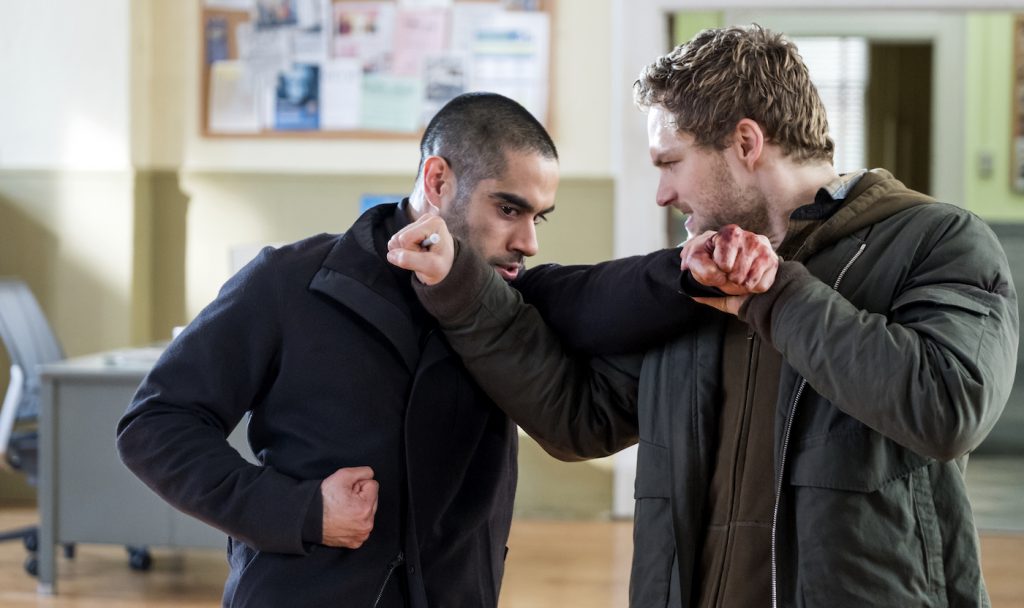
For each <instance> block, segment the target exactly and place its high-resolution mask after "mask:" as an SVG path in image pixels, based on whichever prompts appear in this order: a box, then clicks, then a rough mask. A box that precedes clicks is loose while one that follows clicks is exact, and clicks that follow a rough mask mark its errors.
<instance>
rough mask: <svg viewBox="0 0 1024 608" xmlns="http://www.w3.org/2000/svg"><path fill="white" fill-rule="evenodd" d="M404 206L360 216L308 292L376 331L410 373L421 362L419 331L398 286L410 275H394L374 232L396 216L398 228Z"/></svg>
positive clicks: (377, 209) (389, 206)
mask: <svg viewBox="0 0 1024 608" xmlns="http://www.w3.org/2000/svg"><path fill="white" fill-rule="evenodd" d="M405 203H406V201H402V203H391V204H386V205H378V206H376V207H373V208H371V209H370V210H368V211H366V212H365V213H363V215H361V216H360V217H359V219H357V220H356V222H355V223H354V224H352V227H351V228H350V229H349V230H348V232H346V233H345V234H343V235H341V236H340V237H339V238H338V239H337V241H336V242H335V244H334V247H332V248H331V251H330V252H329V253H328V254H327V257H325V258H324V261H323V264H322V265H321V267H320V270H319V271H318V272H317V273H316V274H315V275H314V276H313V280H312V281H311V282H310V284H309V288H310V289H311V290H313V291H316V292H319V293H322V294H324V295H325V296H327V297H329V298H331V299H333V300H335V301H336V302H338V303H339V304H341V305H342V306H345V307H346V308H348V309H350V310H351V311H352V312H354V313H356V314H357V315H359V316H360V317H362V318H363V319H364V320H366V321H367V322H368V323H369V324H370V325H372V326H373V327H375V328H376V329H377V330H378V331H380V333H381V334H383V335H384V337H385V338H387V339H388V341H389V342H391V344H392V345H393V346H394V347H395V350H396V351H397V352H398V354H399V355H400V356H401V358H402V361H403V362H404V363H405V365H406V367H407V368H408V369H409V371H410V372H413V371H415V369H416V367H417V364H418V362H419V358H420V348H419V328H418V327H417V326H416V324H415V323H414V322H413V319H412V317H411V315H410V313H409V305H410V302H409V301H408V300H407V296H406V295H405V292H404V291H403V290H402V287H401V286H400V285H399V284H398V277H399V276H403V275H404V276H406V277H408V273H402V274H401V275H396V273H395V272H393V271H392V270H391V268H390V267H389V266H388V262H387V260H386V259H384V258H382V257H381V254H380V253H378V252H377V250H376V247H375V246H374V232H375V231H379V230H381V229H383V228H384V226H385V222H387V221H388V220H389V219H390V218H392V217H393V216H394V220H395V224H396V226H397V227H401V226H404V225H405V224H406V223H407V220H405V213H404V211H405V209H404V205H405ZM407 280H408V279H407Z"/></svg>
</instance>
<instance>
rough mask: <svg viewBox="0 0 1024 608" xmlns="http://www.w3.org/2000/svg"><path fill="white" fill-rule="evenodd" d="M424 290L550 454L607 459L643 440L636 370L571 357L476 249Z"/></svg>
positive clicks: (477, 370) (471, 364)
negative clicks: (638, 437) (638, 419)
mask: <svg viewBox="0 0 1024 608" xmlns="http://www.w3.org/2000/svg"><path fill="white" fill-rule="evenodd" d="M416 290H417V294H418V295H419V297H420V300H421V301H422V302H423V304H424V306H425V307H426V308H427V310H428V311H429V312H430V313H431V314H433V315H434V316H435V317H436V318H437V319H438V322H439V323H440V325H441V327H442V329H443V330H444V331H445V335H446V337H447V338H448V341H449V343H450V344H451V346H452V348H454V349H455V351H456V352H458V353H459V355H460V356H461V357H462V359H463V361H464V363H465V365H466V368H467V369H468V370H469V371H470V373H471V374H472V375H473V377H474V378H475V379H476V380H477V382H478V383H479V384H480V386H481V388H483V389H484V391H485V392H487V393H488V395H490V397H491V398H492V399H493V400H494V402H495V403H496V404H497V405H498V406H499V407H500V408H502V409H503V410H504V411H505V412H506V413H507V414H508V415H509V416H510V417H511V418H512V419H513V420H515V421H516V422H517V423H518V424H519V425H520V426H522V427H523V429H524V430H526V431H527V432H528V433H529V434H530V435H531V436H533V437H534V438H535V439H537V440H538V441H539V442H540V443H541V444H542V445H543V446H544V447H545V448H546V449H547V450H548V451H549V452H550V453H552V454H553V455H555V456H556V457H559V458H562V459H566V460H569V459H578V458H586V457H596V456H604V455H607V454H610V453H613V452H615V451H617V450H619V449H621V448H623V447H625V446H627V445H630V444H632V443H634V442H635V441H636V434H637V422H636V413H635V408H636V397H637V379H636V374H635V371H634V370H631V369H625V368H623V367H621V366H619V365H618V364H617V363H615V362H609V361H592V360H590V359H589V358H586V357H573V356H571V355H570V354H568V353H567V352H566V350H565V349H564V348H563V346H562V344H561V343H560V342H559V340H558V338H557V337H556V336H555V334H554V333H553V332H552V331H551V330H550V329H549V328H548V327H547V326H546V325H545V324H544V322H543V320H542V319H541V318H540V315H539V314H538V313H537V311H536V309H534V308H533V307H532V306H529V305H527V304H525V303H523V301H522V298H521V296H520V295H519V294H518V293H517V292H516V291H515V290H513V289H511V288H510V287H508V285H506V284H505V283H504V282H503V281H502V280H501V279H500V278H499V277H498V276H497V275H496V274H495V273H494V271H493V270H492V269H491V268H490V267H489V266H488V265H487V264H485V263H484V262H483V261H482V260H480V259H479V258H478V257H477V256H475V255H474V254H472V252H470V251H469V250H468V249H465V248H463V249H462V250H461V251H459V254H458V256H457V257H456V261H455V266H454V267H453V268H452V271H451V273H449V275H448V277H447V278H446V279H445V280H444V281H442V282H441V283H439V284H437V285H435V286H432V287H427V286H424V285H421V284H417V286H416Z"/></svg>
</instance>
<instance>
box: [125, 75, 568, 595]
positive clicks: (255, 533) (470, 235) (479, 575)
mask: <svg viewBox="0 0 1024 608" xmlns="http://www.w3.org/2000/svg"><path fill="white" fill-rule="evenodd" d="M421 150H422V159H421V162H420V168H419V174H418V176H417V180H416V185H415V189H414V191H413V193H412V195H411V196H410V197H409V198H408V199H406V200H404V201H402V202H400V203H397V204H390V205H382V206H378V207H374V208H373V209H371V210H369V211H367V212H366V213H364V214H363V215H362V216H361V217H360V218H359V219H358V220H356V222H355V223H354V224H353V225H352V227H351V228H350V229H349V230H348V231H347V232H346V233H344V234H341V235H330V234H321V235H318V236H314V237H311V238H308V239H305V240H302V241H299V242H297V243H294V244H291V245H288V246H285V247H281V248H279V249H276V250H272V249H266V250H264V251H263V252H262V253H261V254H260V255H259V256H258V257H257V258H256V259H255V260H254V261H253V262H251V263H250V264H249V265H248V266H246V267H245V268H244V269H243V270H242V271H241V272H239V273H238V274H237V275H236V276H234V277H232V278H231V279H230V280H229V281H228V282H227V283H226V285H225V286H224V288H223V289H222V290H221V292H220V294H219V295H218V296H217V298H216V299H215V300H214V301H213V302H212V303H211V304H210V305H209V306H207V307H206V308H205V309H204V310H203V311H202V312H201V313H200V314H199V316H198V317H197V318H196V319H195V320H194V321H193V322H192V323H191V324H189V326H188V327H187V328H186V329H185V330H184V332H183V333H182V334H181V335H180V336H179V337H178V338H176V339H175V340H174V341H173V342H172V343H171V344H170V346H169V347H168V348H167V351H166V352H165V353H164V355H163V356H162V357H161V359H160V360H159V362H158V363H157V364H156V366H155V367H154V369H153V370H152V372H151V373H150V374H149V375H148V377H147V378H146V379H145V381H144V382H143V383H142V385H141V386H140V388H139V389H138V392H137V394H136V395H135V398H134V400H133V402H132V404H131V406H130V407H129V409H128V411H127V412H126V414H125V415H124V417H123V418H122V420H121V421H120V423H119V424H118V429H117V432H118V436H117V447H118V449H119V451H120V455H121V458H122V459H123V460H124V462H125V464H126V465H127V466H128V467H129V468H130V469H131V470H132V471H133V472H134V473H135V474H136V475H138V476H139V477H140V478H141V479H142V480H143V481H144V482H146V484H147V485H149V486H150V487H151V488H153V489H154V490H155V491H156V492H157V493H159V494H160V495H161V496H162V497H163V498H164V499H166V500H167V501H168V502H170V503H171V504H172V505H174V506H175V507H177V508H179V509H181V510H182V511H185V512H187V513H189V514H192V515H194V516H195V517H197V518H199V519H201V520H203V521H205V522H207V523H209V524H210V525H212V526H214V527H217V528H219V529H221V530H223V531H225V532H226V533H227V534H228V535H229V536H230V540H229V547H228V560H229V563H230V568H231V572H230V575H229V578H228V581H227V584H226V587H225V590H224V598H223V603H224V605H225V606H249V607H251V606H267V607H275V608H276V607H281V606H311V607H323V606H361V607H365V608H396V607H404V606H412V607H415V608H426V607H427V606H428V605H429V606H453V607H465V608H470V607H472V608H479V607H482V606H484V607H486V606H489V607H492V608H493V607H494V606H496V604H497V597H498V591H499V588H500V584H501V577H502V574H503V570H504V557H505V551H506V548H505V543H506V540H507V538H508V533H509V526H510V523H511V516H512V502H513V496H514V493H515V486H516V471H517V467H516V453H517V439H516V432H515V426H514V425H513V424H512V423H511V422H510V421H509V420H508V418H507V417H506V416H505V415H504V414H503V413H502V412H501V411H500V410H498V409H497V408H494V407H493V405H492V404H491V402H490V401H489V399H487V397H486V396H485V395H484V394H483V393H482V391H481V390H480V389H479V388H478V387H477V386H476V384H475V383H474V382H473V381H472V379H471V378H470V377H469V376H468V374H467V373H466V371H465V369H464V368H463V367H462V365H461V362H460V361H459V360H458V358H457V357H455V356H454V353H452V351H451V350H450V348H449V347H448V346H447V343H446V341H445V339H444V336H443V334H441V333H440V332H438V331H435V329H434V327H435V324H434V322H433V320H432V319H430V317H429V316H428V315H427V314H426V313H425V312H424V311H423V309H422V307H421V306H420V304H419V302H418V301H417V300H416V297H415V295H414V293H413V290H412V285H411V282H410V279H409V276H410V273H408V272H407V271H403V270H400V269H397V268H395V267H394V266H392V265H390V264H388V263H387V262H386V261H385V259H384V257H385V252H386V243H387V240H388V238H389V237H390V236H391V235H392V234H393V233H394V232H396V231H397V230H399V229H401V228H402V227H403V226H405V225H406V224H407V223H408V222H410V221H413V220H415V219H416V218H418V217H420V216H421V215H423V214H425V213H428V211H429V212H439V213H440V214H441V215H442V216H443V217H445V218H447V220H448V222H449V225H450V226H452V229H453V230H455V231H456V233H457V234H459V236H460V238H462V239H463V241H464V243H465V244H466V247H467V248H468V249H472V250H473V251H474V252H475V254H476V255H478V256H479V257H480V258H482V259H484V260H486V261H487V263H488V264H489V265H490V268H492V269H493V270H494V272H496V273H498V274H500V275H501V277H502V278H504V279H509V280H510V279H513V278H516V277H517V276H519V274H520V272H521V271H522V269H523V260H524V258H525V257H526V256H531V255H533V254H534V253H536V251H537V240H536V229H535V222H537V221H538V220H540V219H542V218H543V217H544V216H545V215H546V214H548V213H549V212H550V211H551V210H552V209H553V207H554V198H555V191H556V189H557V185H558V161H557V158H558V156H557V152H556V150H555V145H554V143H552V141H551V138H550V137H549V136H548V134H547V132H546V131H545V130H544V128H543V127H542V126H541V125H540V123H538V122H537V121H536V120H535V119H534V118H533V117H532V116H531V115H530V114H529V113H528V112H527V111H526V110H525V109H524V108H522V107H521V106H520V105H519V104H517V103H516V102H514V101H512V100H510V99H507V98H505V97H502V96H500V95H494V94H467V95H463V96H460V97H458V98H456V99H454V100H453V101H452V102H450V103H449V104H447V105H446V106H445V107H444V108H442V109H441V110H440V112H439V113H438V114H437V115H436V116H435V117H434V119H433V120H432V121H431V123H430V125H429V126H428V127H427V129H426V132H425V134H424V136H423V144H422V146H421ZM246 414H248V415H249V419H248V436H249V443H250V445H251V447H252V451H253V453H254V454H255V455H256V456H257V458H258V459H259V462H260V464H259V465H253V464H250V463H248V462H246V461H245V460H243V459H242V457H241V456H239V454H238V453H237V452H236V451H235V450H234V449H232V448H231V446H230V445H229V444H228V443H227V441H226V437H227V435H228V434H229V433H230V432H231V430H232V429H233V428H234V427H235V426H236V425H237V424H238V423H239V421H241V420H242V418H243V417H244V416H245V415H246Z"/></svg>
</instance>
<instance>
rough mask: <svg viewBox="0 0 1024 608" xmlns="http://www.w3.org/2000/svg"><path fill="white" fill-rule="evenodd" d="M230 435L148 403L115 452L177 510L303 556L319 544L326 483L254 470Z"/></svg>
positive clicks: (183, 412) (136, 412)
mask: <svg viewBox="0 0 1024 608" xmlns="http://www.w3.org/2000/svg"><path fill="white" fill-rule="evenodd" d="M144 388H145V387H144ZM204 418H205V419H204ZM228 431H229V429H224V428H222V427H220V426H219V425H218V424H217V423H215V422H213V421H212V420H211V419H209V418H208V417H204V416H202V415H199V414H198V413H197V412H195V411H189V410H188V409H187V408H181V407H175V406H172V405H170V404H167V403H162V402H160V401H158V400H156V399H153V398H146V397H143V398H142V399H141V400H140V401H138V402H137V403H136V404H135V405H133V407H132V408H131V409H130V410H129V412H128V414H127V415H126V416H125V417H124V418H123V419H122V420H121V422H120V423H119V425H118V433H117V449H118V452H119V453H120V456H121V459H122V460H123V462H124V463H125V465H126V466H127V467H128V468H129V469H130V470H131V471H132V472H133V473H135V475H137V476H138V477H139V479H141V480H142V481H143V482H144V483H145V484H146V485H147V486H149V487H150V488H151V489H152V490H153V491H154V492H156V493H157V494H158V495H160V496H161V498H163V499H164V500H166V501H167V502H168V503H170V504H171V505H172V506H174V507H175V508H177V509H179V510H181V511H183V512H185V513H188V514H189V515H192V516H193V517H196V518H197V519H200V520H202V521H204V522H206V523H207V524H209V525H211V526H213V527H215V528H217V529H219V530H222V531H223V532H225V533H227V534H230V535H231V536H233V537H235V538H237V539H239V540H241V541H243V542H245V543H246V544H248V545H250V546H252V547H254V548H257V549H259V550H262V551H274V552H280V553H297V554H302V553H305V552H306V548H305V546H304V545H305V544H308V543H314V542H319V540H320V538H319V535H320V529H321V525H320V521H321V519H322V502H321V499H320V490H319V486H320V480H305V481H300V480H297V479H293V478H291V477H288V476H286V475H283V474H281V473H279V472H277V471H276V470H274V469H273V468H270V467H262V466H258V465H254V464H251V463H249V462H248V461H246V460H245V459H244V458H242V456H241V455H240V454H239V453H238V452H237V451H236V450H235V449H234V448H233V447H232V446H231V445H230V444H229V443H228V442H227V439H226V435H227V432H228Z"/></svg>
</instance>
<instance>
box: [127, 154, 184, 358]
mask: <svg viewBox="0 0 1024 608" xmlns="http://www.w3.org/2000/svg"><path fill="white" fill-rule="evenodd" d="M137 179H139V180H143V179H144V180H146V181H147V183H148V187H147V190H148V192H149V197H150V201H151V204H152V213H151V215H150V218H151V239H150V246H151V248H152V249H151V251H150V260H151V264H150V269H149V286H150V289H151V292H150V293H151V294H152V299H151V302H152V309H151V312H152V315H151V317H150V328H149V332H150V336H149V337H150V339H152V340H166V339H169V338H170V332H171V328H173V327H175V326H177V325H184V324H185V323H186V322H188V320H189V318H188V314H187V311H186V306H185V253H186V243H187V242H188V238H187V237H188V228H187V218H188V209H189V196H188V195H187V194H186V193H185V192H184V191H183V190H182V189H181V184H180V176H179V174H178V172H177V171H160V172H153V173H150V174H148V175H145V176H143V175H139V176H138V177H137ZM137 192H138V190H137Z"/></svg>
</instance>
